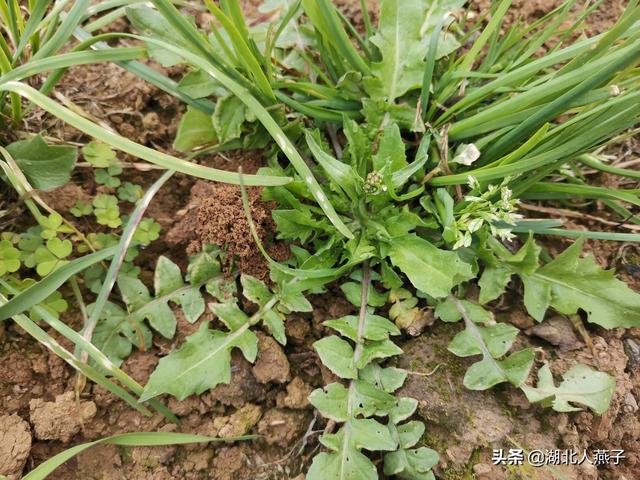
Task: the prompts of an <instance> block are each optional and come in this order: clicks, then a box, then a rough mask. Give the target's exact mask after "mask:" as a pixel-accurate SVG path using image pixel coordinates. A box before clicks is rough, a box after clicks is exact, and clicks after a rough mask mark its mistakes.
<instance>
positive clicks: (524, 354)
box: [463, 348, 535, 390]
mask: <svg viewBox="0 0 640 480" xmlns="http://www.w3.org/2000/svg"><path fill="white" fill-rule="evenodd" d="M534 358H535V353H534V351H533V349H531V348H528V349H525V350H521V351H519V352H516V353H514V354H512V355H510V356H508V357H507V358H506V359H504V360H495V359H493V358H491V356H489V355H485V356H484V358H483V359H482V360H481V361H480V362H476V363H474V364H473V365H471V367H469V369H468V370H467V373H466V374H465V376H464V381H463V383H464V386H465V387H467V388H468V389H469V390H487V389H489V388H491V387H493V386H494V385H497V384H498V383H502V382H509V383H511V384H512V385H514V386H516V387H520V386H521V385H522V384H523V383H524V382H525V380H526V379H527V377H528V375H529V370H531V366H532V365H533V361H534Z"/></svg>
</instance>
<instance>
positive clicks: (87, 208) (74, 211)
mask: <svg viewBox="0 0 640 480" xmlns="http://www.w3.org/2000/svg"><path fill="white" fill-rule="evenodd" d="M69 213H70V214H71V215H73V216H74V217H78V218H79V217H83V216H85V215H91V214H92V213H93V206H92V205H91V204H90V203H89V202H85V201H83V200H78V201H77V202H76V204H75V205H74V206H73V207H72V208H71V209H70V210H69Z"/></svg>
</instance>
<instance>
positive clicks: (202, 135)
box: [173, 106, 218, 152]
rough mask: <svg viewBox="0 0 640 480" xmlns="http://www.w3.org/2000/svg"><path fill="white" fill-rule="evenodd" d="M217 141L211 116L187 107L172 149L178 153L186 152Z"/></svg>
mask: <svg viewBox="0 0 640 480" xmlns="http://www.w3.org/2000/svg"><path fill="white" fill-rule="evenodd" d="M217 141H218V136H217V135H216V131H215V130H214V129H213V121H212V119H211V116H210V115H208V114H206V113H204V112H202V111H200V110H198V109H196V108H193V107H190V106H189V107H187V111H186V112H185V113H184V115H182V118H181V119H180V125H178V132H177V133H176V139H175V141H174V142H173V147H174V148H175V149H176V150H177V151H179V152H188V151H189V150H191V149H192V148H195V147H200V146H202V145H207V144H209V143H216V142H217Z"/></svg>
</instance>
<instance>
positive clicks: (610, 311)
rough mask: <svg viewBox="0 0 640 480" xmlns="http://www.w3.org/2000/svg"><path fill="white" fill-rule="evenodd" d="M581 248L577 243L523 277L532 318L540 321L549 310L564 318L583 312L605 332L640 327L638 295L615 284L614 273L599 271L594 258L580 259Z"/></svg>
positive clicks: (620, 284)
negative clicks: (536, 298)
mask: <svg viewBox="0 0 640 480" xmlns="http://www.w3.org/2000/svg"><path fill="white" fill-rule="evenodd" d="M581 248H582V242H580V241H578V242H576V243H575V244H574V245H572V246H571V247H569V248H568V249H567V250H565V251H564V252H563V253H562V254H560V255H559V256H558V257H557V258H555V259H554V260H553V261H551V262H549V263H548V264H547V265H545V266H543V267H541V268H540V269H538V270H537V271H536V272H535V273H533V274H531V275H530V276H528V277H524V281H525V295H526V296H527V299H529V302H528V303H527V309H529V307H530V306H531V305H535V307H532V308H531V310H532V311H530V313H531V315H532V316H533V317H534V318H535V319H536V320H538V321H541V320H542V319H543V315H544V310H546V307H548V306H551V307H553V308H554V309H555V310H557V311H558V312H560V313H562V314H565V315H573V314H575V313H577V311H578V310H584V311H585V312H587V315H588V319H589V321H590V322H593V323H596V324H598V325H600V326H602V327H604V328H609V329H610V328H618V327H626V328H630V327H637V326H640V294H638V293H636V292H634V291H633V290H631V289H630V288H629V287H628V286H627V284H625V283H624V282H622V281H620V280H618V279H617V278H616V277H615V272H614V271H613V270H603V269H602V268H600V266H599V265H598V264H597V263H596V262H595V259H594V258H593V256H591V255H588V256H587V257H585V258H580V251H581ZM527 290H534V292H533V293H532V292H527ZM535 297H538V300H537V301H536V300H534V298H535ZM534 302H535V303H534ZM545 304H546V305H545Z"/></svg>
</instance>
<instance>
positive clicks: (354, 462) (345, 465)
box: [306, 445, 378, 480]
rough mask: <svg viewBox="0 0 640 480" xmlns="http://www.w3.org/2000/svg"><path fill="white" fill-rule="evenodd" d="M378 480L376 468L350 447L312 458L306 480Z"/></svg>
mask: <svg viewBox="0 0 640 480" xmlns="http://www.w3.org/2000/svg"><path fill="white" fill-rule="evenodd" d="M328 479H331V480H378V473H377V472H376V467H375V466H374V465H373V463H371V460H369V459H368V458H367V457H366V456H365V455H363V454H362V453H360V452H359V451H358V450H357V449H356V448H354V447H353V446H352V445H346V446H345V448H343V449H342V450H341V451H340V452H334V453H326V452H322V453H319V454H318V455H316V456H315V457H314V458H313V463H312V464H311V468H309V472H308V473H307V476H306V480H328Z"/></svg>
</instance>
